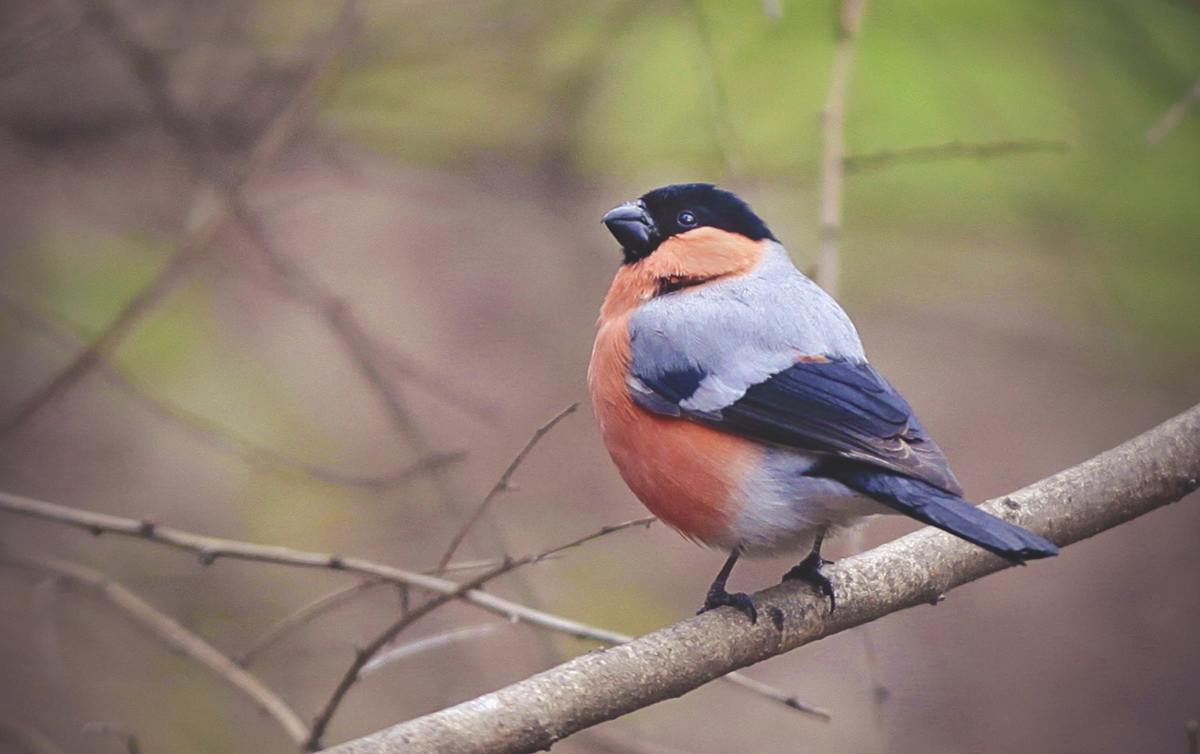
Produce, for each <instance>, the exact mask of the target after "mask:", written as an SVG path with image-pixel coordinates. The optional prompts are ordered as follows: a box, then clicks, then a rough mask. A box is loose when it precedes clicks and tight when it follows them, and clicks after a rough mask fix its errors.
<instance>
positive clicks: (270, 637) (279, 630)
mask: <svg viewBox="0 0 1200 754" xmlns="http://www.w3.org/2000/svg"><path fill="white" fill-rule="evenodd" d="M386 583H387V582H386V581H377V580H368V581H360V582H358V583H357V584H350V585H349V586H344V587H341V588H339V589H335V590H333V591H332V592H329V593H328V594H323V595H321V596H320V597H318V598H317V599H315V600H313V601H312V602H309V603H308V604H306V605H303V606H302V607H300V608H298V609H297V610H296V611H295V612H293V613H292V614H291V615H288V616H287V617H286V618H284V619H282V620H280V621H278V622H277V623H275V624H273V625H272V626H270V627H269V628H268V629H267V630H266V631H263V632H262V633H261V634H260V635H259V637H258V638H257V639H255V640H254V641H253V642H251V644H250V648H249V649H247V650H246V651H245V652H243V653H242V654H241V656H240V657H238V658H237V664H238V665H241V666H242V667H243V668H248V667H250V664H251V663H253V662H254V661H255V660H256V659H258V656H259V655H260V654H262V653H263V652H265V651H266V650H267V649H268V648H270V647H271V646H273V645H274V644H276V643H278V642H279V640H280V639H282V638H283V637H284V636H287V635H288V634H290V633H292V632H293V631H295V630H296V629H298V628H300V627H301V626H304V625H305V624H307V623H310V622H311V621H312V620H313V619H315V618H317V617H318V616H321V615H324V614H325V613H327V612H329V611H330V610H333V609H334V608H336V607H340V606H342V605H344V604H346V603H347V602H349V601H350V600H352V599H354V598H355V597H357V596H359V595H360V594H362V593H363V592H365V591H367V590H369V589H373V588H375V587H377V586H379V585H380V584H386Z"/></svg>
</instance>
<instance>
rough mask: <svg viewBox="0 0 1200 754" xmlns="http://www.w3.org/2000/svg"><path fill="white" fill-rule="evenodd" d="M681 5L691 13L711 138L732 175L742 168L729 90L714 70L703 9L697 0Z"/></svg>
mask: <svg viewBox="0 0 1200 754" xmlns="http://www.w3.org/2000/svg"><path fill="white" fill-rule="evenodd" d="M684 5H685V6H686V7H687V10H688V11H689V12H690V13H691V16H692V26H693V28H694V29H695V32H696V41H697V46H698V47H699V50H700V67H701V69H702V70H703V74H704V88H705V93H706V94H707V95H708V105H709V113H710V114H709V123H710V125H711V129H712V137H713V142H714V143H715V144H716V145H717V152H718V153H719V154H720V155H721V162H722V163H723V164H724V167H725V172H726V173H727V174H728V175H729V176H730V177H732V178H736V177H738V176H740V175H742V173H743V172H744V170H743V166H742V161H741V160H740V159H738V156H737V150H736V149H735V146H734V135H735V134H734V130H733V121H732V119H731V118H730V116H729V113H730V107H729V94H728V92H727V91H726V89H725V85H724V83H723V82H722V80H721V77H720V75H719V74H718V73H717V52H716V46H715V45H714V44H713V35H712V28H711V26H710V25H709V23H708V19H707V18H706V17H705V15H704V9H703V8H702V7H701V5H700V2H699V0H684Z"/></svg>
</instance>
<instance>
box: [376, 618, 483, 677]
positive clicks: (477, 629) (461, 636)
mask: <svg viewBox="0 0 1200 754" xmlns="http://www.w3.org/2000/svg"><path fill="white" fill-rule="evenodd" d="M500 628H501V624H498V623H484V624H483V625H480V626H470V627H468V628H459V629H456V630H454V631H446V632H445V633H441V634H435V635H433V636H427V637H425V638H424V639H418V640H417V641H413V642H409V643H408V644H403V645H401V646H398V647H392V648H391V649H389V650H387V651H386V652H381V653H380V654H379V655H377V656H376V657H375V658H374V659H373V660H371V661H370V662H368V663H366V664H365V665H363V666H362V669H361V670H359V671H358V677H359V678H365V677H366V676H368V675H370V674H371V673H374V672H375V671H377V670H381V669H383V668H385V667H387V666H388V665H391V664H392V663H395V662H399V661H400V660H403V659H404V658H406V657H412V656H413V655H417V654H421V653H422V652H428V651H429V650H431V649H437V648H439V647H445V646H448V645H450V644H458V643H459V642H464V641H471V640H472V639H479V638H481V637H484V636H488V635H489V634H493V633H495V632H496V631H498V630H499V629H500Z"/></svg>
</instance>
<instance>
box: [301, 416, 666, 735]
mask: <svg viewBox="0 0 1200 754" xmlns="http://www.w3.org/2000/svg"><path fill="white" fill-rule="evenodd" d="M560 416H561V415H560ZM650 521H652V519H649V520H648V519H638V520H636V521H627V522H625V523H623V524H618V525H616V526H605V527H604V528H602V529H600V530H599V531H595V532H592V533H591V534H587V535H585V536H582V537H580V538H578V539H575V540H572V541H571V542H568V543H567V544H565V545H559V546H558V547H555V548H553V549H550V550H546V551H545V552H541V553H537V554H534V555H526V556H524V557H521V558H515V559H506V560H505V561H504V562H503V563H501V564H500V565H498V566H496V567H495V568H493V569H491V570H489V571H486V572H484V573H481V574H480V575H478V576H476V577H475V578H473V579H471V580H469V581H466V582H464V583H462V584H459V585H458V587H457V588H456V589H455V590H454V591H452V592H448V593H445V594H439V595H438V596H436V597H432V598H430V599H429V600H427V601H426V602H425V603H424V604H422V605H420V606H419V607H416V608H414V609H412V610H409V611H407V612H405V613H403V614H402V615H401V616H400V618H398V619H397V620H396V621H395V622H394V623H392V625H390V626H388V627H387V628H386V629H384V631H383V632H381V633H380V634H379V635H378V636H376V637H375V639H374V640H372V641H371V643H369V644H368V645H367V646H366V647H364V648H362V649H360V650H358V652H356V653H355V657H354V662H352V663H351V664H350V668H349V669H348V670H347V671H346V673H345V675H343V676H342V680H341V682H340V683H338V685H337V688H336V689H334V691H333V694H332V695H331V696H330V697H329V701H328V702H327V703H326V705H325V708H324V709H323V710H322V711H321V714H319V715H317V719H316V720H315V721H314V722H313V726H312V735H311V736H310V737H309V739H308V743H307V746H308V749H309V751H317V750H318V749H320V748H321V738H322V737H323V736H324V735H325V730H326V729H327V728H328V727H329V723H330V721H331V720H332V719H333V715H334V714H335V713H336V712H337V710H338V707H339V706H340V705H341V703H342V700H343V699H344V698H345V697H346V694H347V692H349V691H350V688H351V687H352V686H353V685H354V684H355V683H357V682H358V680H359V678H361V677H362V676H361V674H362V670H363V668H364V667H365V666H366V665H367V663H368V662H370V661H371V659H372V658H374V657H375V656H376V655H377V654H378V653H379V651H380V650H382V649H383V648H384V647H386V646H387V645H388V644H390V643H391V642H392V640H393V639H395V638H396V637H397V636H398V635H399V634H400V633H401V632H402V631H404V629H406V628H408V627H409V626H411V625H412V624H414V623H416V622H417V621H418V620H420V619H421V618H423V617H425V616H426V615H429V614H430V613H432V612H433V611H434V610H436V609H438V608H439V607H441V606H442V605H445V604H446V603H448V602H451V601H453V600H455V599H458V598H460V597H463V596H464V595H466V594H467V593H468V592H471V591H474V590H478V589H479V588H480V587H482V586H483V585H484V584H486V583H488V582H489V581H492V580H493V579H495V578H497V577H499V576H503V575H504V574H506V573H508V572H509V571H513V570H515V569H517V568H520V567H521V566H524V565H528V564H530V563H536V562H538V561H539V560H543V559H544V558H547V557H549V556H551V555H554V554H555V553H559V552H562V551H563V550H567V549H570V548H572V547H578V546H579V545H582V544H583V543H585V542H590V541H591V540H593V539H597V538H599V537H603V536H606V535H608V534H612V533H614V532H618V531H621V530H622V529H628V528H629V527H631V526H642V525H649V523H650Z"/></svg>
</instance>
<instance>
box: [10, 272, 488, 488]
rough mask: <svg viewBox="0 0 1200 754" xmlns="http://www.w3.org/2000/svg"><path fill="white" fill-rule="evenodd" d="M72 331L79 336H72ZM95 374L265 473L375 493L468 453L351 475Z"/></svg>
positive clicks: (51, 335) (45, 326)
mask: <svg viewBox="0 0 1200 754" xmlns="http://www.w3.org/2000/svg"><path fill="white" fill-rule="evenodd" d="M0 308H2V309H4V310H5V311H6V312H7V313H8V314H9V316H11V317H12V318H13V319H14V320H16V321H17V322H19V323H20V324H21V325H23V326H24V327H27V328H29V329H31V330H34V331H37V332H39V333H41V334H42V335H44V336H45V337H46V338H47V339H49V340H51V341H53V342H54V343H55V344H57V345H59V346H60V347H62V348H65V349H70V350H74V349H75V348H77V347H78V340H80V339H82V338H85V337H86V336H85V335H84V334H83V333H82V332H81V329H80V328H78V327H76V326H74V325H71V324H66V325H63V324H59V323H58V322H54V321H52V320H51V319H50V317H48V316H47V315H45V314H43V313H41V312H39V311H37V310H36V309H34V308H32V307H29V306H26V305H24V304H22V303H20V302H18V301H16V300H15V299H14V298H13V297H12V296H9V295H7V294H5V293H2V292H0ZM72 332H74V333H75V335H72V334H71V333H72ZM96 374H97V375H98V376H99V377H101V378H102V379H104V380H106V381H107V382H108V383H109V384H110V385H112V386H113V387H115V388H117V389H119V390H121V391H122V392H124V393H125V394H126V395H128V396H130V397H131V398H133V399H135V400H137V401H138V402H139V403H140V404H141V405H142V406H144V407H145V408H146V409H148V410H150V411H152V412H154V413H155V414H157V415H159V416H161V417H163V418H164V419H165V420H166V421H169V422H171V423H172V424H175V425H177V426H179V427H182V428H184V429H186V430H188V431H189V432H191V433H193V434H194V435H195V436H196V437H198V438H200V439H201V440H203V441H204V442H206V443H208V444H209V445H210V446H212V447H214V448H217V449H218V450H221V451H223V452H225V453H229V454H231V455H234V456H237V457H239V458H241V459H242V460H244V461H245V462H247V463H249V464H252V465H254V466H257V467H259V468H262V469H265V470H267V471H272V472H278V471H284V470H286V471H293V472H299V473H301V474H303V475H305V476H307V477H309V478H310V479H312V480H314V481H317V482H323V483H325V484H335V485H338V486H341V487H354V488H359V489H365V490H370V491H371V492H386V491H388V490H391V489H395V488H396V487H399V486H401V485H403V484H405V483H407V482H409V481H412V480H413V479H414V478H416V477H418V476H420V475H422V474H424V473H426V472H427V471H428V470H429V469H430V468H432V467H434V466H437V465H440V464H450V463H454V462H456V461H459V460H461V459H462V458H463V457H464V456H465V454H464V453H442V454H435V455H433V456H430V457H429V458H426V459H424V460H421V461H418V462H416V463H414V464H411V465H409V466H405V467H404V468H400V469H397V470H396V471H393V472H391V473H388V474H377V475H369V474H352V473H349V472H345V471H339V470H337V469H331V468H328V467H325V466H320V465H317V464H312V463H307V462H305V461H301V460H299V459H297V458H293V457H291V456H287V455H284V454H283V453H279V452H277V451H274V450H271V449H270V448H264V447H262V446H260V445H257V444H255V443H253V442H250V441H249V440H247V439H245V438H243V437H239V436H238V435H237V434H235V433H233V432H232V431H230V430H229V429H228V428H227V427H224V426H222V425H221V424H219V423H217V422H215V421H213V420H211V419H208V418H206V417H204V416H201V415H199V414H196V413H193V412H191V411H188V410H187V409H185V408H183V407H181V406H178V405H176V404H174V403H172V402H170V401H168V400H166V399H164V398H161V397H159V396H156V395H154V394H153V393H152V392H151V391H150V390H148V389H147V388H146V387H144V386H143V385H141V384H139V383H138V381H137V380H136V379H135V378H134V377H132V376H131V375H129V374H127V373H126V372H124V371H123V370H121V369H120V368H119V367H117V366H114V365H113V364H111V363H109V362H108V361H105V360H103V359H101V360H100V361H99V363H98V365H97V366H96Z"/></svg>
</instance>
